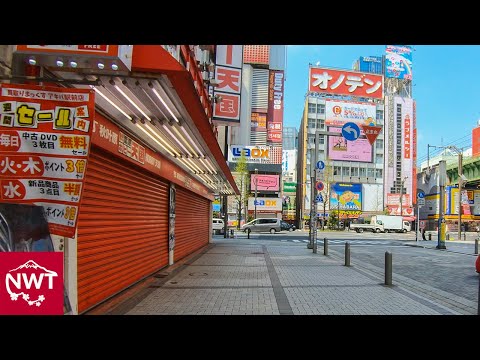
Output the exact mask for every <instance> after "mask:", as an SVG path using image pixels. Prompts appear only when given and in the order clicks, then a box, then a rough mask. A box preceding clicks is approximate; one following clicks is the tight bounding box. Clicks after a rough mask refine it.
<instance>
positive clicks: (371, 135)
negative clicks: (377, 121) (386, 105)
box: [362, 125, 382, 145]
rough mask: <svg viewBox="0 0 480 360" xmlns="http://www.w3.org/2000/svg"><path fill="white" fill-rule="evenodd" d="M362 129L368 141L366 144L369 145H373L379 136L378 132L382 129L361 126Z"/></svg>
mask: <svg viewBox="0 0 480 360" xmlns="http://www.w3.org/2000/svg"><path fill="white" fill-rule="evenodd" d="M362 128H363V132H364V133H365V136H366V137H367V139H368V142H369V143H370V145H373V143H374V142H375V140H377V137H378V135H379V134H380V131H382V127H381V126H370V125H362Z"/></svg>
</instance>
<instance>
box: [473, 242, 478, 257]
mask: <svg viewBox="0 0 480 360" xmlns="http://www.w3.org/2000/svg"><path fill="white" fill-rule="evenodd" d="M474 254H475V255H478V239H475V252H474Z"/></svg>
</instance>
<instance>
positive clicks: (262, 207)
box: [248, 196, 282, 213]
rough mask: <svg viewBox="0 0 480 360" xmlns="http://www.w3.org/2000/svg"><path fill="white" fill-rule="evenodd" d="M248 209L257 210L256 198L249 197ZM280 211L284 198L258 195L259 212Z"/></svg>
mask: <svg viewBox="0 0 480 360" xmlns="http://www.w3.org/2000/svg"><path fill="white" fill-rule="evenodd" d="M248 210H255V198H254V197H249V198H248ZM272 211H274V212H280V211H282V198H280V197H278V198H271V197H258V196H257V213H258V212H259V213H262V212H272Z"/></svg>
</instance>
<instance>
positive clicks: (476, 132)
mask: <svg viewBox="0 0 480 360" xmlns="http://www.w3.org/2000/svg"><path fill="white" fill-rule="evenodd" d="M479 155H480V124H479V126H477V127H476V128H473V130H472V156H479Z"/></svg>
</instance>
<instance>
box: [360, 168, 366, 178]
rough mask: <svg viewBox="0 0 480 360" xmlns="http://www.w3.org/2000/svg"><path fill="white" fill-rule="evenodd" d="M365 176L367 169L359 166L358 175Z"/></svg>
mask: <svg viewBox="0 0 480 360" xmlns="http://www.w3.org/2000/svg"><path fill="white" fill-rule="evenodd" d="M366 176H367V169H365V168H360V177H366Z"/></svg>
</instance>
